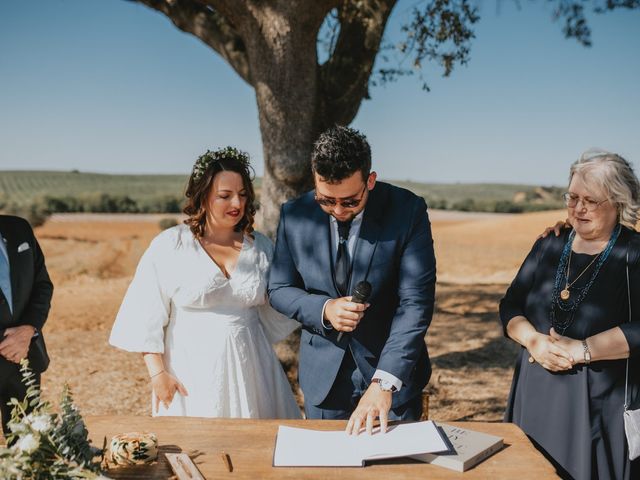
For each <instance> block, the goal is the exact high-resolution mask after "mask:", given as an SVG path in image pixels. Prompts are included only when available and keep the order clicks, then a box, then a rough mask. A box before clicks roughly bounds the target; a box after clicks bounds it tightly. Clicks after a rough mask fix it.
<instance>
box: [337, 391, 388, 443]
mask: <svg viewBox="0 0 640 480" xmlns="http://www.w3.org/2000/svg"><path fill="white" fill-rule="evenodd" d="M390 409H391V392H386V391H384V390H382V389H381V388H380V386H379V385H378V384H377V383H372V384H371V385H369V388H367V391H366V392H364V395H363V396H362V398H361V399H360V402H358V406H357V407H356V409H355V410H354V411H353V413H352V414H351V418H349V423H347V429H346V432H347V434H349V435H353V434H356V435H358V434H359V433H360V429H361V428H362V427H363V426H366V429H367V433H368V434H369V435H371V434H372V433H373V421H374V420H375V419H376V417H379V418H380V431H381V432H382V433H386V431H387V419H388V416H389V410H390Z"/></svg>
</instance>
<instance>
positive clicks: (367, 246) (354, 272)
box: [349, 184, 386, 294]
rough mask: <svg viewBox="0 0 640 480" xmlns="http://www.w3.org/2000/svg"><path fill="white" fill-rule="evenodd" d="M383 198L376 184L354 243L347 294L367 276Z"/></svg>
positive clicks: (376, 237)
mask: <svg viewBox="0 0 640 480" xmlns="http://www.w3.org/2000/svg"><path fill="white" fill-rule="evenodd" d="M385 197H386V195H385V191H384V190H383V188H382V185H380V184H377V185H376V187H375V188H374V189H373V190H372V191H371V192H370V193H369V200H368V201H367V206H366V207H365V210H364V214H363V217H362V226H361V227H360V233H359V234H358V242H357V243H356V250H355V252H354V254H353V261H352V263H351V265H352V268H351V280H350V285H349V292H351V291H352V289H353V287H354V286H355V285H356V284H357V283H358V282H361V281H363V280H366V279H367V276H368V275H369V268H370V267H371V260H372V257H373V254H374V252H375V251H376V246H377V244H378V238H379V237H380V232H381V231H382V224H381V221H382V216H383V214H384V201H385ZM349 294H350V293H349Z"/></svg>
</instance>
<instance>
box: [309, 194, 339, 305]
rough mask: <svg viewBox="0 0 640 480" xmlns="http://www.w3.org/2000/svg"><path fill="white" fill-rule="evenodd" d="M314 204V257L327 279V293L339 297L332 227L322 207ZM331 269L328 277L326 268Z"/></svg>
mask: <svg viewBox="0 0 640 480" xmlns="http://www.w3.org/2000/svg"><path fill="white" fill-rule="evenodd" d="M313 203H314V206H315V208H314V210H313V219H314V223H315V224H316V225H318V235H317V236H313V235H311V236H310V238H311V241H312V242H313V245H312V248H311V251H312V252H314V255H313V257H315V258H317V260H318V265H319V266H320V269H319V271H320V272H322V273H321V275H322V278H323V279H327V281H326V286H327V292H331V291H333V293H334V295H335V296H336V297H337V296H338V287H337V286H336V282H335V277H334V274H333V255H332V254H331V253H332V250H331V227H330V223H329V215H327V214H326V213H324V212H323V211H322V209H321V208H320V206H319V205H318V204H317V203H315V201H314V202H313ZM327 266H328V267H329V275H326V273H325V272H326V270H325V269H326V268H327Z"/></svg>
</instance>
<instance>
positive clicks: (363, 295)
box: [338, 280, 371, 342]
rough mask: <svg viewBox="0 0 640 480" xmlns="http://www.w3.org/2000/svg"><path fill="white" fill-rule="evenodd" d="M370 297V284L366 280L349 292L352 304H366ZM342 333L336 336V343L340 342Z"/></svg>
mask: <svg viewBox="0 0 640 480" xmlns="http://www.w3.org/2000/svg"><path fill="white" fill-rule="evenodd" d="M370 296H371V284H370V283H369V282H367V281H366V280H363V281H362V282H358V283H357V284H356V286H355V287H353V290H352V291H351V301H352V302H353V303H367V300H369V297H370ZM343 333H344V332H340V333H339V334H338V342H339V341H340V340H342V334H343Z"/></svg>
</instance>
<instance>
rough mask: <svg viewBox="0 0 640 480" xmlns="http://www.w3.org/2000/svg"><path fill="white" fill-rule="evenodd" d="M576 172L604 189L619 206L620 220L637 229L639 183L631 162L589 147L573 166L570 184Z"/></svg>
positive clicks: (639, 195)
mask: <svg viewBox="0 0 640 480" xmlns="http://www.w3.org/2000/svg"><path fill="white" fill-rule="evenodd" d="M576 174H578V175H580V177H581V178H582V179H583V180H584V182H585V183H586V184H587V186H589V187H591V188H594V187H595V188H597V189H599V190H601V191H603V192H605V193H606V195H607V197H608V198H609V200H610V201H612V202H614V203H615V204H616V206H617V208H618V218H619V222H620V223H621V224H622V225H624V226H626V227H629V228H631V229H633V230H635V228H636V224H637V223H638V218H639V216H640V204H639V200H640V182H639V181H638V177H636V174H635V173H634V171H633V167H632V166H631V164H630V163H629V162H628V161H626V160H625V159H624V158H622V157H621V156H620V155H618V154H616V153H611V152H607V151H606V150H600V149H589V150H587V151H586V152H584V153H583V154H582V155H581V156H580V158H579V159H578V160H576V161H575V162H574V163H573V165H571V171H570V173H569V183H571V179H572V178H573V176H574V175H576Z"/></svg>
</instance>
